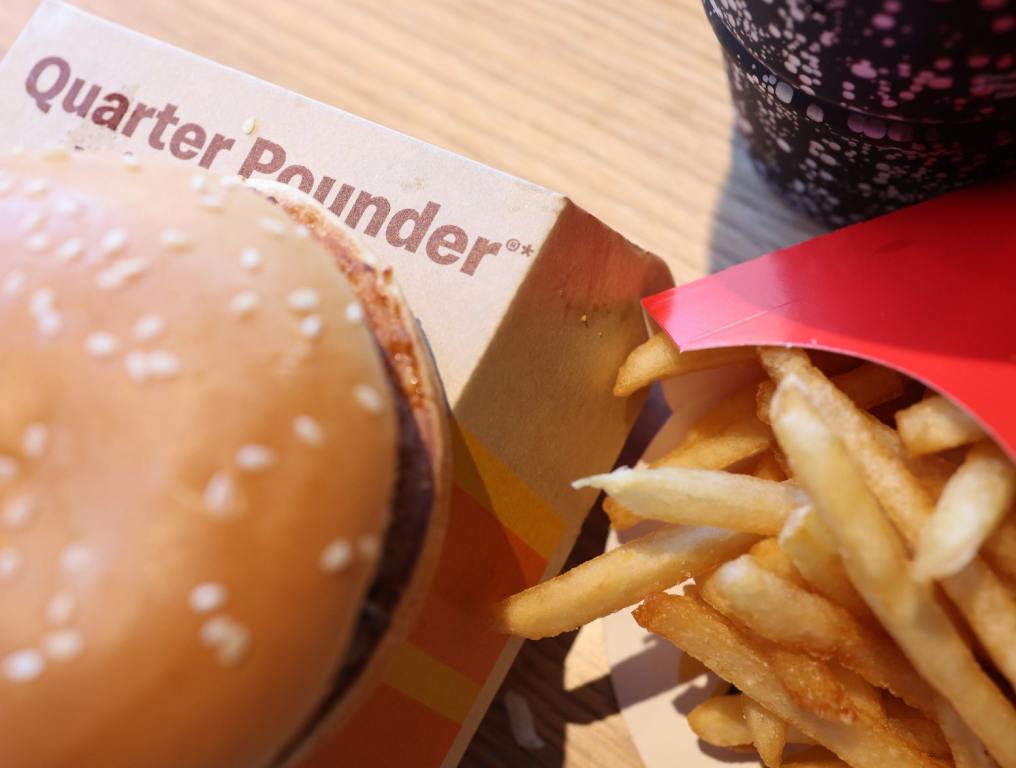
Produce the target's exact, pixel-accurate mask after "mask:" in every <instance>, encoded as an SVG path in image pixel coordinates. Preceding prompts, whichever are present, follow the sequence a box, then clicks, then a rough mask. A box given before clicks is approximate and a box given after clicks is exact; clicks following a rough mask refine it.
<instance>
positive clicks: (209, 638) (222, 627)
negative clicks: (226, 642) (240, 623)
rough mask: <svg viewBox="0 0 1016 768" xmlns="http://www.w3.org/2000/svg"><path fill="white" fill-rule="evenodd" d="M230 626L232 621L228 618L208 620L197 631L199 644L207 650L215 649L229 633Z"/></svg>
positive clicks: (215, 617)
mask: <svg viewBox="0 0 1016 768" xmlns="http://www.w3.org/2000/svg"><path fill="white" fill-rule="evenodd" d="M232 624H233V620H232V619H231V618H229V617H228V616H213V617H212V618H210V619H208V620H207V621H205V622H204V623H203V624H202V625H201V629H199V630H198V636H199V637H200V638H201V644H202V645H205V646H208V647H209V648H215V647H216V646H218V645H219V643H221V642H222V641H223V639H224V638H225V637H226V635H227V634H228V633H229V628H230V626H231V625H232Z"/></svg>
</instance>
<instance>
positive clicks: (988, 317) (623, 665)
mask: <svg viewBox="0 0 1016 768" xmlns="http://www.w3.org/2000/svg"><path fill="white" fill-rule="evenodd" d="M1014 210H1016V181H1013V180H1009V181H1002V182H997V183H993V184H986V185H983V186H979V187H974V188H970V189H967V190H964V191H961V192H956V193H953V194H951V195H947V196H944V197H941V198H937V199H935V200H932V201H930V202H927V203H923V204H921V205H917V206H914V207H911V208H907V209H904V210H902V211H898V212H896V213H893V214H890V215H887V216H883V217H881V218H878V219H873V220H871V221H869V222H866V223H863V224H857V225H855V226H852V227H849V228H847V229H842V230H839V231H836V232H833V233H831V234H829V235H825V236H823V237H819V238H815V239H813V240H810V241H808V242H806V243H802V244H800V245H797V246H794V247H792V248H787V249H785V250H782V251H777V252H775V253H771V254H769V255H767V256H761V257H759V258H757V259H755V260H753V261H750V262H746V263H744V264H741V265H739V266H736V267H732V268H731V269H728V270H725V271H723V272H719V273H717V274H715V275H711V276H709V277H706V278H704V279H702V280H699V281H696V282H693V283H688V284H686V285H682V286H679V287H677V288H673V289H670V290H668V291H665V292H663V293H661V294H658V295H655V296H651V297H649V298H647V299H645V300H644V302H643V303H644V305H645V307H646V310H647V311H648V313H649V314H650V316H651V317H652V318H653V319H654V320H655V321H656V322H657V323H658V324H659V325H660V327H661V328H662V329H663V330H664V331H666V332H667V333H669V334H670V335H671V337H672V338H673V339H674V341H675V342H676V343H677V344H678V346H679V347H680V348H681V349H686V350H693V349H706V348H710V347H725V346H739V345H780V346H782V345H793V346H800V347H807V348H815V349H826V350H831V351H835V352H843V353H847V354H851V355H855V356H857V357H861V358H865V359H869V360H873V361H875V362H878V363H882V364H884V365H888V366H890V367H893V368H896V369H898V370H901V371H903V372H905V373H907V374H908V375H910V376H913V377H914V378H916V379H919V380H921V381H923V382H924V383H926V384H927V385H929V386H931V387H934V388H935V389H937V390H939V391H940V392H942V393H943V394H945V395H947V396H949V397H951V398H952V399H953V400H955V401H956V402H957V403H959V404H961V405H963V406H964V407H965V408H967V409H968V410H969V411H970V412H971V413H973V414H974V415H975V416H977V417H978V418H979V419H980V421H981V422H982V424H984V425H985V426H986V427H987V428H988V430H989V431H990V432H991V433H992V434H993V435H994V437H995V438H996V439H997V440H998V441H999V442H1000V443H1001V444H1002V445H1003V446H1005V447H1006V448H1007V449H1008V451H1009V453H1010V454H1011V455H1013V456H1014V457H1016V404H1014V399H1013V398H1014V395H1013V393H1016V313H1013V311H1012V299H1011V294H1012V291H1013V288H1014V286H1016V227H1014V226H1013V224H1014V222H1016V219H1014V217H1013V211H1014ZM739 375H743V374H739V373H738V371H737V369H736V368H727V369H718V370H715V371H705V372H702V373H699V374H693V375H691V376H688V377H684V378H682V379H678V380H675V381H671V382H667V383H666V384H665V386H664V392H665V394H666V396H667V402H668V403H669V404H670V405H671V407H672V409H673V413H672V415H671V416H670V418H669V420H668V421H667V423H666V424H665V425H664V427H663V428H662V429H661V431H660V433H659V434H658V435H657V436H656V438H655V439H654V441H653V443H652V444H651V445H650V446H649V448H648V449H647V451H646V454H645V456H644V458H645V459H646V460H652V459H653V458H656V457H658V456H660V455H662V454H663V453H666V452H667V450H668V449H670V448H672V447H673V446H674V445H676V444H677V443H678V441H679V440H680V438H681V437H682V435H683V434H684V433H685V432H686V431H687V429H688V428H689V427H690V426H691V424H692V423H693V422H694V421H695V419H696V418H697V417H698V416H699V415H701V414H702V413H704V412H705V411H706V410H707V408H708V407H709V406H710V405H712V404H714V403H716V402H718V401H719V400H720V399H721V398H722V397H724V396H725V395H726V394H727V393H729V392H731V391H733V389H734V388H736V385H738V384H739V383H741V382H740V381H739V380H738V378H737V377H738V376H739ZM651 527H652V524H642V525H640V526H638V527H636V528H633V529H630V530H628V531H625V532H623V533H622V534H620V535H617V534H615V535H612V536H611V539H610V541H609V542H608V547H615V546H618V545H619V544H620V543H622V542H623V541H626V540H628V539H629V538H631V537H634V536H636V535H639V534H642V533H645V532H646V531H647V530H648V529H649V528H651ZM604 637H605V641H606V649H607V658H608V661H609V662H610V665H611V676H612V679H613V683H614V689H615V691H616V693H617V698H618V703H619V705H620V706H621V709H622V713H623V715H624V718H625V722H626V723H627V725H628V728H629V731H630V732H631V734H632V738H633V740H634V741H635V744H636V746H637V747H638V750H639V754H640V755H641V757H642V759H643V760H644V761H645V764H646V766H647V768H657V766H659V767H660V768H662V767H663V766H671V765H675V764H679V765H681V766H683V768H712V767H713V766H721V765H726V764H729V763H732V762H742V761H743V760H744V759H745V758H744V755H743V753H737V752H733V751H730V750H722V749H715V748H712V747H709V746H705V745H703V744H702V743H701V742H699V740H698V738H697V737H696V736H695V734H694V733H693V732H692V730H691V728H690V727H689V725H688V722H687V719H686V715H687V714H688V713H689V712H690V711H691V710H692V709H694V707H695V706H696V705H698V704H700V703H701V702H702V701H704V700H705V699H707V698H709V697H710V696H712V695H714V694H716V693H721V692H723V691H725V690H727V688H728V686H727V685H726V684H725V683H723V682H722V681H721V680H720V679H719V678H717V677H716V676H715V675H713V674H711V673H707V672H705V671H704V669H703V668H702V667H701V665H699V664H697V663H694V662H690V661H689V659H688V658H687V657H685V656H683V654H682V653H681V651H680V650H679V649H678V648H676V647H674V646H673V645H671V644H670V643H667V642H665V641H662V640H660V639H659V638H648V639H647V636H646V633H645V631H644V630H643V629H642V628H641V627H639V626H638V625H637V624H636V623H635V622H634V621H633V620H632V619H631V616H630V614H629V612H628V611H620V612H618V613H616V614H614V615H612V616H608V617H607V618H606V619H605V621H604ZM661 669H665V670H666V669H670V670H675V671H676V674H675V675H674V676H664V677H663V678H662V679H661V676H660V673H659V670H661ZM675 761H676V763H675Z"/></svg>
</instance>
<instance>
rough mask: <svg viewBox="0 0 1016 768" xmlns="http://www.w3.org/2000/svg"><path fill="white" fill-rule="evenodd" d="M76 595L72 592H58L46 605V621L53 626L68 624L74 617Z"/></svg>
mask: <svg viewBox="0 0 1016 768" xmlns="http://www.w3.org/2000/svg"><path fill="white" fill-rule="evenodd" d="M74 609H75V602H74V595H72V594H71V593H70V592H57V593H56V594H55V595H53V597H52V598H50V601H49V602H48V603H46V621H48V622H49V623H50V624H53V625H59V624H66V623H67V622H68V621H70V620H71V619H72V618H73V617H74Z"/></svg>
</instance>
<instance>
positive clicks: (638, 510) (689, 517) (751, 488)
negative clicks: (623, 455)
mask: <svg viewBox="0 0 1016 768" xmlns="http://www.w3.org/2000/svg"><path fill="white" fill-rule="evenodd" d="M572 485H573V486H574V487H575V488H598V489H600V490H602V491H606V492H607V493H609V494H610V495H611V497H612V498H615V499H617V500H618V501H619V502H620V503H622V504H624V506H625V507H627V508H628V509H629V510H631V511H632V512H633V513H635V514H636V515H637V516H638V517H641V518H646V519H650V520H660V521H662V522H665V523H675V524H678V525H710V526H714V527H717V528H729V529H731V530H735V531H742V532H744V533H757V534H761V535H764V536H775V535H776V534H778V533H779V532H780V529H781V528H782V527H783V523H784V522H785V521H786V518H787V516H788V515H789V514H790V512H791V511H792V510H793V509H795V508H796V507H797V506H799V505H800V504H801V503H802V501H803V500H804V496H803V494H801V492H800V490H799V489H798V488H797V487H796V486H793V485H790V484H787V483H777V482H774V481H772V480H759V479H758V478H755V477H750V476H748V475H735V474H731V473H729V472H717V471H715V470H707V469H685V468H679V467H659V468H656V469H652V468H650V469H628V468H621V469H616V470H614V471H613V472H611V473H609V474H604V475H593V476H592V477H587V478H585V479H583V480H578V481H576V482H574V483H572Z"/></svg>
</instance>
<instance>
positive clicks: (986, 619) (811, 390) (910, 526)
mask: <svg viewBox="0 0 1016 768" xmlns="http://www.w3.org/2000/svg"><path fill="white" fill-rule="evenodd" d="M759 356H760V358H761V360H762V364H763V366H764V367H765V368H766V370H767V371H768V372H769V374H770V375H771V376H772V377H773V378H774V379H775V380H777V381H783V380H784V379H786V378H788V377H790V376H793V377H795V378H796V379H797V381H798V382H799V383H800V386H801V387H802V388H803V389H804V390H805V391H806V392H807V395H808V400H809V401H810V402H811V403H812V404H813V405H814V407H815V408H817V409H818V410H820V411H821V412H822V418H823V419H824V420H825V422H826V423H827V424H828V425H829V428H830V429H831V430H832V431H833V432H834V433H835V434H836V436H837V437H838V438H839V440H840V441H841V442H842V445H843V446H845V447H846V449H847V450H848V451H849V453H850V456H851V458H852V459H853V461H855V462H856V463H857V466H858V468H859V469H860V470H861V472H862V473H863V475H864V479H865V481H866V482H867V483H868V485H869V486H870V488H871V490H872V492H873V493H874V494H875V496H876V497H877V499H878V502H879V503H880V504H881V506H882V508H883V509H884V510H885V512H886V514H887V515H888V516H889V518H890V520H892V522H893V524H894V525H895V526H896V529H897V530H898V531H899V532H900V533H901V534H902V535H903V538H904V541H905V542H906V543H907V544H908V545H909V546H910V547H913V546H915V545H916V543H917V540H918V538H919V537H920V535H921V530H922V528H923V527H924V525H925V523H926V522H927V520H928V519H929V518H930V517H931V513H932V510H933V505H932V501H931V498H930V496H929V494H928V491H927V489H926V488H925V486H924V485H923V484H922V483H921V481H920V480H919V479H918V478H917V477H915V475H914V474H913V473H912V472H911V471H910V470H909V469H908V467H907V466H906V464H905V463H904V461H903V459H902V458H901V456H900V455H899V454H898V453H896V451H895V450H894V448H893V445H892V443H893V441H894V440H895V435H894V433H893V432H892V430H888V435H886V434H885V433H884V432H883V431H882V430H880V429H877V428H876V427H875V425H876V424H877V425H878V426H879V427H883V428H884V425H881V424H879V422H877V421H875V420H874V419H873V418H872V417H871V415H870V414H868V413H867V412H865V411H861V410H859V409H858V408H857V407H855V406H854V404H853V403H852V402H851V401H850V399H849V398H848V397H846V396H845V395H843V393H842V392H840V391H839V390H837V389H836V387H834V386H833V385H832V384H831V383H830V381H829V380H828V379H827V378H826V377H825V376H823V375H822V373H821V371H819V370H818V369H816V368H815V367H814V366H812V365H811V363H810V362H809V361H808V358H807V355H804V354H803V353H802V352H800V351H799V350H788V349H783V348H762V349H760V350H759ZM872 422H874V424H873V423H872ZM941 584H942V587H943V589H944V590H945V592H946V594H947V595H948V596H949V598H950V600H952V602H953V604H954V605H955V606H956V607H957V608H958V609H959V611H960V612H961V613H962V614H963V617H964V618H965V619H966V621H967V623H968V624H969V625H970V628H971V629H972V630H973V631H974V634H975V635H976V637H977V639H978V640H979V641H980V643H981V645H982V646H983V647H984V649H985V650H986V651H987V653H988V655H989V656H990V657H991V660H992V661H993V662H994V663H995V665H996V666H997V667H998V668H999V670H1000V671H1001V672H1002V674H1004V675H1005V676H1006V678H1007V679H1008V680H1009V682H1010V683H1012V684H1016V653H1013V652H1012V638H1013V637H1016V600H1014V599H1013V597H1012V595H1011V594H1010V593H1009V591H1008V589H1007V587H1006V585H1005V584H1004V583H1003V582H1002V581H1001V580H1000V579H999V578H998V576H997V575H996V574H995V573H994V571H992V570H991V568H990V567H989V566H988V565H987V563H985V562H984V560H982V559H981V558H979V557H977V558H974V559H973V560H971V561H970V563H969V564H968V565H967V566H966V567H965V568H964V569H963V570H962V571H960V572H959V573H957V574H955V575H953V576H950V577H949V578H947V579H944V580H943V581H942V582H941Z"/></svg>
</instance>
